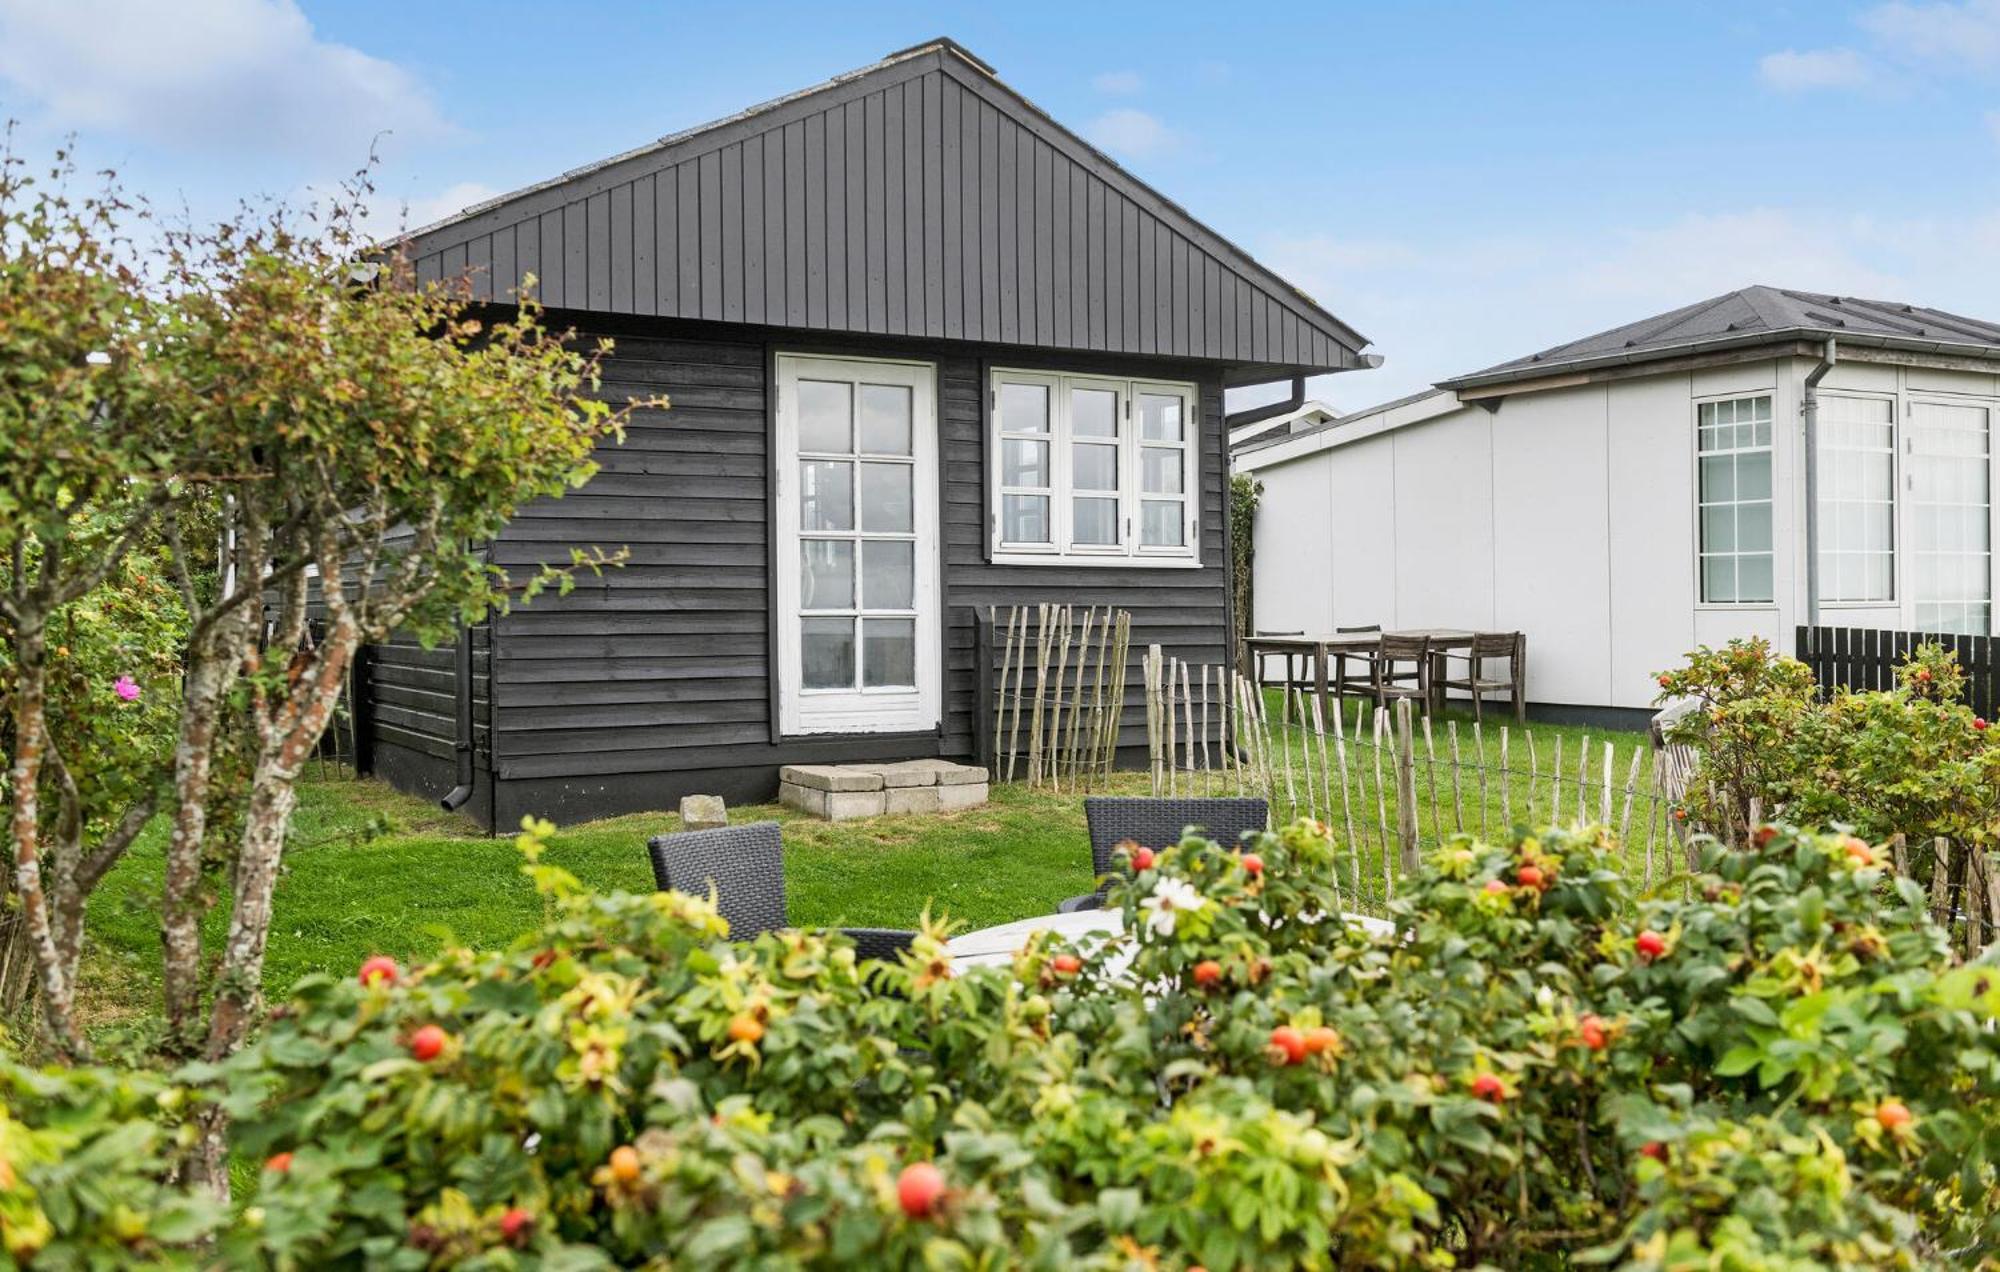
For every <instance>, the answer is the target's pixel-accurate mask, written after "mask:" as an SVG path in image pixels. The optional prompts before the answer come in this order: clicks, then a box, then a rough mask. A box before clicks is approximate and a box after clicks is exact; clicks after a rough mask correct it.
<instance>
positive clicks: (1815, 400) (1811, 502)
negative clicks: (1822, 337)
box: [1799, 336, 1840, 627]
mask: <svg viewBox="0 0 2000 1272" xmlns="http://www.w3.org/2000/svg"><path fill="white" fill-rule="evenodd" d="M1839 360H1840V345H1839V342H1838V341H1836V340H1835V339H1834V337H1832V336H1828V337H1827V338H1826V349H1825V350H1824V351H1823V352H1822V353H1821V354H1820V358H1819V365H1818V366H1816V367H1814V368H1813V369H1812V370H1811V371H1810V372H1808V373H1807V375H1806V383H1805V397H1804V400H1803V401H1801V402H1800V404H1799V413H1800V414H1801V415H1803V416H1804V417H1805V441H1806V626H1808V627H1818V626H1819V382H1820V381H1821V380H1824V379H1825V378H1826V373H1827V372H1829V371H1831V370H1833V367H1834V364H1835V363H1836V362H1838V361H1839Z"/></svg>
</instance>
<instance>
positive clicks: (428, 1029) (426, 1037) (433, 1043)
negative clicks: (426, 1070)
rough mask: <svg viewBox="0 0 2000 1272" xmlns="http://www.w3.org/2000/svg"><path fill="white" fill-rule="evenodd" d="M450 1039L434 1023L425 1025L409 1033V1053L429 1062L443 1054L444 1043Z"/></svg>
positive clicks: (449, 1036)
mask: <svg viewBox="0 0 2000 1272" xmlns="http://www.w3.org/2000/svg"><path fill="white" fill-rule="evenodd" d="M450 1039H451V1035H450V1034H448V1033H446V1032H445V1031H444V1030H442V1029H440V1028H438V1027H437V1026H436V1025H425V1026H424V1027H423V1028H421V1029H419V1030H417V1031H416V1032H415V1033H413V1034H411V1035H410V1054H411V1055H412V1056H415V1057H416V1058H417V1059H419V1060H421V1061H423V1062H424V1063H425V1064H429V1063H430V1062H431V1061H433V1060H435V1059H437V1058H438V1057H439V1056H440V1055H442V1054H444V1044H445V1043H446V1042H448V1041H450Z"/></svg>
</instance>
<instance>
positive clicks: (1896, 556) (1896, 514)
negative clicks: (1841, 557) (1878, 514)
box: [1817, 389, 1905, 611]
mask: <svg viewBox="0 0 2000 1272" xmlns="http://www.w3.org/2000/svg"><path fill="white" fill-rule="evenodd" d="M1819 397H1820V401H1821V403H1822V404H1824V403H1826V402H1829V401H1834V400H1836V399H1842V400H1847V401H1859V402H1883V403H1886V404H1887V405H1888V407H1889V595H1888V596H1886V597H1880V598H1877V599H1875V600H1866V601H1857V600H1845V599H1840V598H1836V597H1832V596H1828V595H1825V592H1826V590H1827V589H1826V581H1827V578H1828V574H1827V568H1826V567H1827V562H1826V560H1825V559H1824V558H1825V554H1826V553H1828V552H1830V551H1833V549H1830V548H1828V547H1827V546H1826V540H1827V534H1828V527H1829V522H1828V513H1831V512H1834V511H1836V510H1837V509H1838V507H1839V506H1840V504H1842V503H1844V502H1847V501H1845V500H1838V499H1833V498H1830V497H1828V496H1827V495H1826V493H1825V491H1826V490H1827V487H1828V480H1829V479H1828V468H1827V461H1828V460H1829V459H1830V458H1831V457H1832V456H1834V455H1838V454H1841V453H1842V452H1845V451H1849V450H1853V449H1855V448H1853V447H1845V446H1833V445H1829V444H1828V443H1827V440H1826V437H1827V430H1826V421H1825V420H1824V419H1822V420H1821V422H1820V430H1819V442H1820V454H1819V455H1818V457H1817V458H1818V462H1819V486H1820V491H1821V494H1820V501H1821V508H1820V510H1819V512H1818V516H1819V522H1820V528H1819V540H1820V553H1821V558H1822V559H1821V560H1820V561H1819V562H1818V569H1819V577H1820V585H1821V588H1820V590H1821V592H1822V595H1821V598H1820V603H1821V604H1822V605H1829V606H1836V607H1838V608H1840V609H1893V610H1898V611H1900V610H1901V609H1902V608H1903V573H1904V565H1905V562H1904V559H1903V540H1904V528H1903V517H1904V515H1905V511H1904V503H1905V500H1904V499H1903V482H1904V477H1903V411H1902V403H1901V402H1900V401H1899V400H1898V399H1897V396H1896V394H1894V393H1868V392H1861V391H1855V390H1847V389H1843V390H1840V391H1838V392H1833V391H1829V390H1825V389H1822V390H1820V394H1819ZM1843 550H1845V549H1843Z"/></svg>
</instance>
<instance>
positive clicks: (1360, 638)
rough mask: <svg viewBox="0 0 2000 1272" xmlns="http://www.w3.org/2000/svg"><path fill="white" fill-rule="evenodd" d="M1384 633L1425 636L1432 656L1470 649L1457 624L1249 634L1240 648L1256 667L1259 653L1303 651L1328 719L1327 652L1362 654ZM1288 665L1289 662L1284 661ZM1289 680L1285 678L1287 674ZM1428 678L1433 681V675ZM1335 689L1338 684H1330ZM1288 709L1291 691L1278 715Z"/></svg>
mask: <svg viewBox="0 0 2000 1272" xmlns="http://www.w3.org/2000/svg"><path fill="white" fill-rule="evenodd" d="M1384 636H1428V637H1430V640H1431V652H1432V654H1433V656H1436V655H1441V654H1443V653H1445V652H1447V651H1449V650H1453V649H1471V648H1472V633H1471V632H1470V631H1467V630H1466V629H1464V628H1461V627H1410V628H1404V629H1402V630H1399V631H1393V632H1331V633H1321V634H1311V633H1308V634H1304V635H1299V636H1250V637H1246V638H1245V639H1244V642H1243V647H1244V649H1245V650H1247V651H1248V652H1249V655H1250V666H1251V669H1252V670H1253V671H1254V670H1255V669H1256V668H1257V659H1258V657H1259V656H1260V655H1263V654H1286V655H1298V654H1303V655H1305V656H1306V657H1307V658H1309V659H1311V660H1312V666H1313V691H1314V692H1315V693H1316V694H1317V695H1318V697H1319V711H1320V715H1321V716H1322V717H1323V718H1325V719H1328V720H1331V719H1332V718H1333V704H1332V702H1331V701H1330V700H1329V697H1328V686H1327V675H1326V668H1327V656H1328V655H1329V654H1366V653H1372V652H1373V651H1375V650H1377V649H1380V648H1381V647H1382V638H1383V637H1384ZM1287 666H1289V663H1288V664H1287ZM1287 679H1289V677H1287ZM1432 679H1433V680H1434V681H1435V679H1436V677H1435V676H1433V677H1432ZM1333 689H1334V690H1335V691H1336V692H1337V691H1338V689H1339V686H1338V685H1335V686H1333ZM1290 710H1291V693H1290V690H1289V689H1288V690H1287V691H1286V694H1285V706H1284V708H1283V712H1282V713H1281V715H1280V718H1281V719H1288V718H1289V716H1288V715H1286V714H1283V713H1288V712H1289V711H1290Z"/></svg>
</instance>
